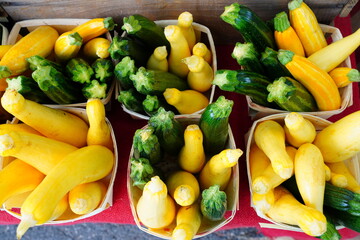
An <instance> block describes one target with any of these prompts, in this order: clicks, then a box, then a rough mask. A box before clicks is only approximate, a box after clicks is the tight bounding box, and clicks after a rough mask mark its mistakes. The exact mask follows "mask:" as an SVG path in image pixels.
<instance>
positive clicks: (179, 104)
mask: <svg viewBox="0 0 360 240" xmlns="http://www.w3.org/2000/svg"><path fill="white" fill-rule="evenodd" d="M163 95H164V97H165V100H166V102H167V103H168V104H170V105H172V106H174V107H175V108H176V109H177V110H178V111H179V113H180V114H192V113H195V112H197V111H200V110H201V109H204V108H205V107H206V106H207V105H209V99H208V98H207V97H206V96H205V95H204V94H202V93H200V92H198V91H195V90H183V91H180V90H178V89H176V88H167V89H166V90H165V91H164V93H163Z"/></svg>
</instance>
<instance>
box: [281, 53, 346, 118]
mask: <svg viewBox="0 0 360 240" xmlns="http://www.w3.org/2000/svg"><path fill="white" fill-rule="evenodd" d="M278 59H279V61H280V62H281V63H282V64H283V65H284V66H285V67H286V68H287V69H288V70H289V72H290V73H291V74H292V75H293V77H294V78H295V79H296V80H298V81H299V82H300V83H301V84H302V85H304V87H305V88H306V89H307V90H309V92H310V93H311V94H312V95H313V96H314V98H315V101H316V103H317V105H318V108H319V110H320V111H331V110H336V109H339V108H340V106H341V97H340V92H339V89H338V88H337V86H336V84H335V82H334V80H332V78H331V77H330V75H329V74H328V73H327V72H326V71H324V70H322V69H321V68H319V67H318V66H317V65H315V64H314V63H312V62H311V61H310V60H308V59H307V58H305V57H301V56H299V55H296V54H294V53H293V52H291V51H289V50H281V49H280V50H279V53H278Z"/></svg>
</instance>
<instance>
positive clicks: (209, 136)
mask: <svg viewBox="0 0 360 240" xmlns="http://www.w3.org/2000/svg"><path fill="white" fill-rule="evenodd" d="M233 105H234V102H233V101H232V100H228V99H226V98H225V97H224V96H220V97H219V98H218V99H217V100H216V101H215V102H213V103H210V104H209V105H208V106H207V107H206V108H205V110H204V112H203V113H202V114H201V118H200V121H199V127H200V129H201V131H202V133H203V145H204V149H205V152H206V153H209V154H211V155H215V154H217V153H219V152H220V151H222V150H223V149H224V148H225V144H226V141H227V140H228V137H229V117H230V114H231V111H232V107H233Z"/></svg>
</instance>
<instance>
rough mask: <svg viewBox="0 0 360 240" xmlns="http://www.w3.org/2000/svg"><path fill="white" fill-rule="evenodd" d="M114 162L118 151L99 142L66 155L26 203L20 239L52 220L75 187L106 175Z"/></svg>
mask: <svg viewBox="0 0 360 240" xmlns="http://www.w3.org/2000/svg"><path fill="white" fill-rule="evenodd" d="M113 164H114V154H113V153H112V152H111V151H110V150H109V149H107V148H106V147H103V146H98V145H93V146H86V147H83V148H80V149H78V150H76V151H74V152H73V153H71V154H69V155H67V156H66V157H65V158H63V160H62V161H61V162H59V164H57V165H56V166H55V167H54V168H53V169H52V170H51V171H50V172H49V173H48V174H47V176H46V177H45V178H44V180H43V181H42V182H41V183H40V184H39V186H38V187H37V188H36V189H35V190H34V191H33V192H32V193H31V194H30V195H29V196H28V197H27V199H26V200H25V202H24V203H23V205H22V207H21V221H20V224H19V225H18V227H17V230H16V236H17V237H18V239H20V238H21V236H23V235H24V234H25V232H26V231H27V230H28V229H29V228H30V227H33V226H35V225H36V224H38V225H39V224H44V223H46V222H47V221H49V220H50V219H51V216H52V213H53V211H54V209H55V208H56V205H57V204H58V203H59V202H60V200H61V199H62V198H63V197H64V196H65V195H66V194H67V193H68V192H69V191H70V190H71V189H73V188H74V187H75V186H77V185H79V184H82V183H87V182H93V181H97V180H99V179H102V178H104V177H105V176H107V175H108V174H109V173H110V171H111V169H112V167H113Z"/></svg>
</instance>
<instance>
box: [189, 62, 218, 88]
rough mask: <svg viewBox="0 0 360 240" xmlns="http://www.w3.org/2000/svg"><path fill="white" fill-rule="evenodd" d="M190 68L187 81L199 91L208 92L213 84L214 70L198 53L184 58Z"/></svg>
mask: <svg viewBox="0 0 360 240" xmlns="http://www.w3.org/2000/svg"><path fill="white" fill-rule="evenodd" d="M183 62H184V63H185V64H186V65H187V66H188V68H189V71H190V72H189V74H188V75H187V82H188V84H189V87H190V88H191V89H193V90H196V91H199V92H206V91H207V90H209V89H210V88H211V86H212V82H213V80H214V71H213V69H212V68H211V66H210V65H209V64H208V63H207V62H206V61H205V60H204V59H203V58H202V57H199V56H196V55H192V56H191V57H187V58H184V59H183Z"/></svg>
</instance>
